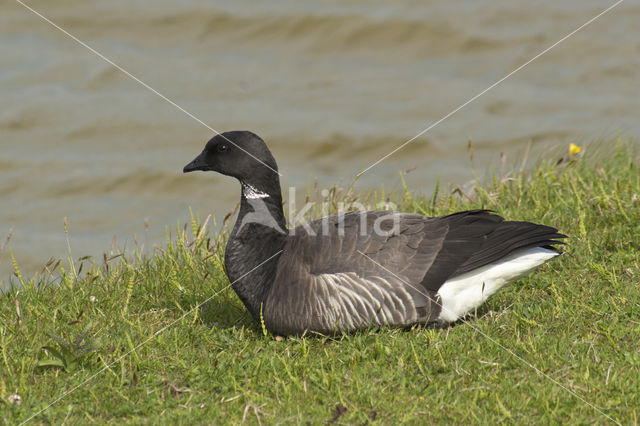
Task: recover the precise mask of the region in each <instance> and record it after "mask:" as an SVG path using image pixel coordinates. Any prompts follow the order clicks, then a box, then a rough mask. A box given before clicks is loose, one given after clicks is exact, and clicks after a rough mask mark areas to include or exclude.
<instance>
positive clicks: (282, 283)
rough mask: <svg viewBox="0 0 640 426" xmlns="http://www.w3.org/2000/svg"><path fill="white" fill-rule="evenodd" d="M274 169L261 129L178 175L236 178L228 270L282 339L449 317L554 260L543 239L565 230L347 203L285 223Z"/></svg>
mask: <svg viewBox="0 0 640 426" xmlns="http://www.w3.org/2000/svg"><path fill="white" fill-rule="evenodd" d="M277 169H278V166H277V165H276V161H275V160H274V158H273V156H272V155H271V152H270V151H269V149H268V148H267V146H266V144H265V143H264V141H263V140H262V139H261V138H260V137H258V136H257V135H255V134H254V133H251V132H248V131H232V132H225V133H222V134H220V135H217V136H215V137H213V138H212V139H211V140H209V141H208V142H207V144H206V146H205V148H204V150H203V151H202V153H201V154H200V155H198V156H197V157H196V158H195V159H194V160H193V161H192V162H190V163H189V164H188V165H186V166H185V167H184V170H183V171H184V172H185V173H186V172H191V171H194V170H213V171H216V172H219V173H222V174H224V175H228V176H232V177H235V178H236V179H238V180H239V181H240V184H241V187H242V192H241V202H240V212H239V214H238V218H237V220H236V223H235V226H234V227H233V230H232V231H231V234H230V236H229V240H228V242H227V247H226V252H225V269H226V273H227V276H228V277H229V280H230V281H231V283H232V287H233V289H234V290H235V292H236V293H237V294H238V296H239V297H240V300H242V302H243V303H244V305H245V306H246V307H247V309H248V310H249V312H250V313H251V315H252V317H253V318H254V319H255V320H256V321H257V322H259V323H260V322H262V323H263V324H264V325H265V326H266V327H267V328H268V329H269V330H270V331H272V332H273V333H277V334H281V335H292V334H293V335H299V334H302V333H304V332H305V331H309V332H318V333H322V334H331V333H335V332H338V331H350V330H355V329H359V328H365V327H368V326H372V325H398V326H409V325H412V324H428V323H438V324H443V323H447V322H453V321H456V320H458V319H459V318H461V317H462V316H464V315H465V314H467V313H468V312H470V311H471V310H473V309H474V308H477V307H478V306H480V305H481V304H482V303H483V302H484V301H485V300H486V299H487V298H488V297H489V296H491V295H492V294H494V293H495V292H496V291H498V290H499V289H500V288H501V287H503V286H504V285H506V284H507V283H509V282H511V281H514V280H515V279H517V278H520V277H522V276H524V275H525V274H527V273H528V272H529V271H531V270H532V269H534V268H535V267H537V266H539V265H541V264H542V263H544V262H545V261H547V260H549V259H551V258H552V257H555V256H557V255H558V254H559V252H558V251H557V250H556V249H555V248H554V247H553V246H554V245H555V244H561V242H560V241H558V239H560V238H566V236H565V235H562V234H560V233H558V231H557V229H555V228H552V227H549V226H544V225H537V224H534V223H530V222H513V221H505V220H504V219H503V218H502V217H500V216H498V215H496V214H492V213H491V212H489V211H487V210H471V211H463V212H459V213H454V214H450V215H447V216H441V217H425V216H422V215H419V214H413V213H400V212H393V211H353V212H348V213H338V214H334V215H331V216H327V217H325V218H322V219H319V220H316V221H313V222H311V223H309V224H306V225H301V226H298V227H296V228H293V229H287V224H286V221H285V216H284V212H283V206H282V195H281V190H280V180H279V178H278V173H277ZM266 260H268V261H266ZM265 261H266V262H265Z"/></svg>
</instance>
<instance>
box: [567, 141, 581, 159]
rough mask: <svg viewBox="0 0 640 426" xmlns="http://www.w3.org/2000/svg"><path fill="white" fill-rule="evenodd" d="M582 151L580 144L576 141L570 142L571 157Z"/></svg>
mask: <svg viewBox="0 0 640 426" xmlns="http://www.w3.org/2000/svg"><path fill="white" fill-rule="evenodd" d="M580 151H582V148H580V147H579V146H578V145H576V144H574V143H570V144H569V157H573V156H574V155H576V154H578V153H579V152H580Z"/></svg>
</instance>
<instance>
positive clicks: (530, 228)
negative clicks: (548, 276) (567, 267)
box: [453, 222, 567, 276]
mask: <svg viewBox="0 0 640 426" xmlns="http://www.w3.org/2000/svg"><path fill="white" fill-rule="evenodd" d="M562 238H567V236H566V235H564V234H561V233H559V232H558V230H557V229H556V228H552V227H550V226H545V225H538V224H535V223H531V222H502V223H501V224H500V225H499V226H498V228H497V229H496V230H495V231H494V232H492V233H491V234H489V235H488V236H487V240H486V241H485V242H484V243H483V244H482V246H481V247H480V250H478V251H477V252H476V253H475V254H474V255H473V256H471V257H470V258H469V259H468V260H467V261H466V262H465V263H463V264H462V265H460V267H459V268H458V269H457V270H456V272H455V273H454V274H453V276H456V275H461V274H464V273H466V272H469V271H472V270H474V269H477V268H480V267H482V266H485V265H488V264H489V263H493V262H496V261H498V260H500V259H502V258H504V257H506V256H508V255H510V254H511V253H513V252H515V251H517V250H523V249H527V248H533V247H543V248H547V249H551V250H554V251H558V249H557V248H556V247H554V246H555V245H558V244H564V243H563V242H562V241H558V239H562Z"/></svg>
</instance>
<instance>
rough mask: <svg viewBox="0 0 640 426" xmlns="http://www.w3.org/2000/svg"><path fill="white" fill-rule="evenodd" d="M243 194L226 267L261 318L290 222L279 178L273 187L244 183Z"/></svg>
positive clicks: (242, 297)
mask: <svg viewBox="0 0 640 426" xmlns="http://www.w3.org/2000/svg"><path fill="white" fill-rule="evenodd" d="M241 197H242V198H241V201H240V212H239V213H238V219H237V220H236V224H235V225H234V227H233V230H232V231H231V235H230V236H229V241H228V242H227V248H226V252H225V267H226V270H227V275H228V277H229V280H230V281H231V285H232V287H233V289H234V290H235V292H236V293H237V294H238V296H239V297H240V300H242V302H243V303H244V304H245V306H246V307H247V309H248V310H249V312H250V313H251V315H252V316H253V317H254V319H256V320H257V321H259V319H260V307H261V304H262V303H264V301H265V300H266V297H267V294H268V293H269V290H270V289H271V285H272V283H273V279H274V278H275V271H276V266H277V264H278V258H279V257H280V255H279V253H278V252H279V251H280V250H282V248H283V247H284V244H285V243H286V239H287V235H288V234H287V225H286V221H285V218H284V212H283V210H282V195H281V193H280V184H279V182H278V181H276V182H275V185H274V184H272V185H270V187H264V186H258V185H250V184H247V183H242V196H241ZM270 258H271V259H270ZM267 259H269V260H268V261H267ZM265 261H266V262H265ZM263 262H264V263H263ZM261 264H262V265H261ZM259 265H261V266H259Z"/></svg>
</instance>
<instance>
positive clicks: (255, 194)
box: [242, 182, 269, 200]
mask: <svg viewBox="0 0 640 426" xmlns="http://www.w3.org/2000/svg"><path fill="white" fill-rule="evenodd" d="M242 195H244V197H245V198H247V199H249V200H255V199H256V198H268V197H269V194H267V193H266V192H262V191H260V190H259V189H257V188H256V187H254V186H251V185H249V184H248V183H244V182H242Z"/></svg>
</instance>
